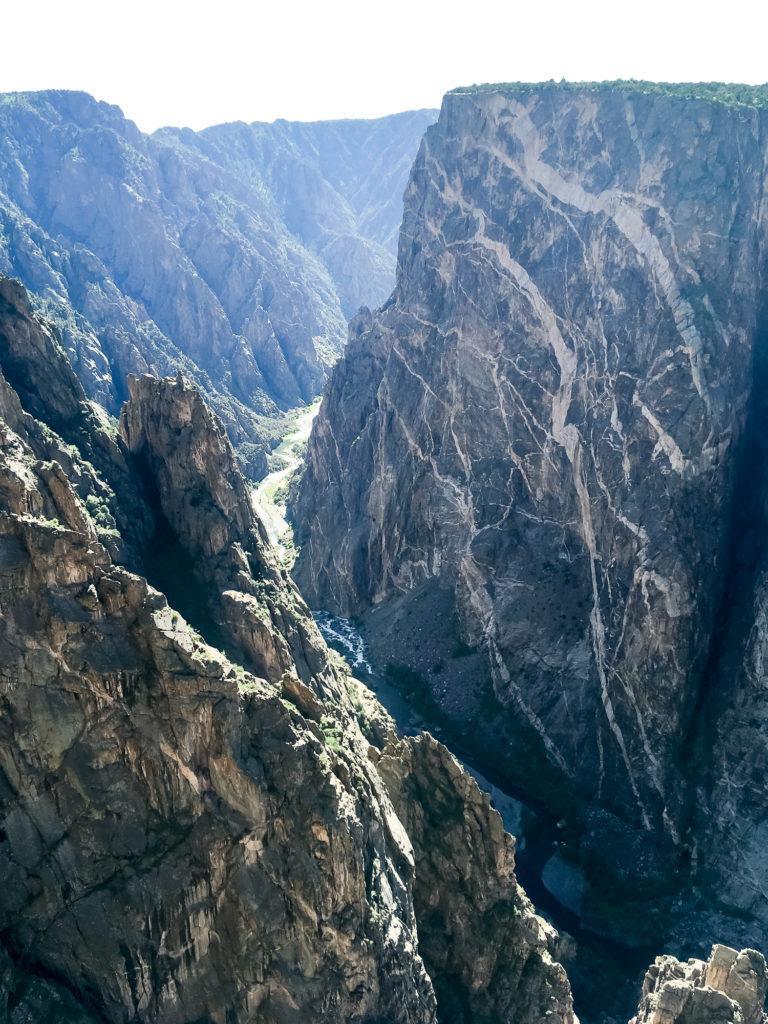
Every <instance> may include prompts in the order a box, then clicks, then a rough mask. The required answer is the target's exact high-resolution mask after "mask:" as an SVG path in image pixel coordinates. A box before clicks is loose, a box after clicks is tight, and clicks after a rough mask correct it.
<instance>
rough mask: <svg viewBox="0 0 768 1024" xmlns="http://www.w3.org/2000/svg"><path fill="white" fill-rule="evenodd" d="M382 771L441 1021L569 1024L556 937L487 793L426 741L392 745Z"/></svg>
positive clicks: (447, 1023) (565, 984) (567, 988)
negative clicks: (407, 852)
mask: <svg viewBox="0 0 768 1024" xmlns="http://www.w3.org/2000/svg"><path fill="white" fill-rule="evenodd" d="M378 768H379V773H380V774H381V776H382V778H383V779H384V781H385V783H386V785H387V788H388V790H389V793H390V795H391V797H392V802H393V804H394V806H395V810H396V811H397V814H398V817H399V818H400V820H401V821H402V822H403V824H404V826H405V828H406V831H407V832H408V835H409V837H410V839H411V842H412V843H413V852H414V859H415V864H416V882H415V885H414V903H415V907H416V913H417V916H418V921H419V949H420V952H421V955H422V956H423V958H424V963H425V966H426V968H427V970H428V972H429V975H430V977H431V979H432V982H433V984H434V986H435V992H436V994H437V998H438V1005H439V1007H440V1020H441V1021H443V1022H444V1024H471V1022H474V1021H497V1022H501V1021H510V1022H511V1021H514V1020H519V1019H520V1018H521V1017H522V1018H523V1019H526V1020H532V1021H534V1020H535V1021H543V1020H547V1021H552V1022H554V1024H557V1022H564V1024H573V1021H574V1017H573V1005H572V1000H571V992H570V986H569V984H568V979H567V977H566V974H565V971H564V970H563V968H562V967H561V965H560V964H559V963H556V962H554V952H555V940H556V938H557V933H556V932H555V930H554V929H553V928H552V927H551V925H548V924H546V923H545V922H544V921H543V920H542V919H541V918H540V917H537V916H536V914H535V912H534V910H533V907H532V906H531V903H530V902H529V900H528V899H527V897H526V895H525V893H524V892H523V891H522V890H521V889H520V888H519V886H518V885H517V882H516V880H515V875H514V867H515V858H514V845H515V841H514V839H513V838H512V836H510V835H508V834H507V833H506V832H505V831H504V829H503V827H502V824H501V819H500V818H499V815H498V813H497V812H496V811H495V810H492V809H491V807H490V804H489V798H488V796H487V794H485V793H481V792H480V791H479V790H478V788H477V784H476V783H475V781H474V780H473V779H472V777H471V776H470V775H468V774H467V773H466V772H465V771H463V770H462V768H461V767H460V766H459V764H458V762H457V761H456V760H455V759H454V758H453V757H452V755H451V754H450V753H449V752H448V751H447V750H446V748H445V747H444V746H443V745H442V744H441V743H438V742H437V741H436V740H434V739H432V737H431V736H429V735H428V734H423V735H422V736H420V737H418V738H416V739H413V738H410V737H409V738H407V739H404V740H401V741H400V742H399V743H396V744H390V745H388V746H387V747H386V748H385V750H384V752H383V756H382V758H381V760H380V761H379V762H378ZM489 940H490V941H489Z"/></svg>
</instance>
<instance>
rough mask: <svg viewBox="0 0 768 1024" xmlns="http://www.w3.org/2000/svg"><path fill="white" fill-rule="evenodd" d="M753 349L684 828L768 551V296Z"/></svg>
mask: <svg viewBox="0 0 768 1024" xmlns="http://www.w3.org/2000/svg"><path fill="white" fill-rule="evenodd" d="M755 339H756V340H755V343H754V348H753V364H752V383H751V390H750V396H749V407H748V410H747V417H746V423H745V426H744V432H743V434H742V437H741V439H740V442H739V451H738V454H737V456H736V460H735V468H734V477H733V485H732V489H731V503H730V511H729V523H728V533H727V540H726V544H725V546H724V552H725V553H724V560H723V571H722V586H721V592H720V596H719V600H718V602H717V608H716V611H715V615H714V622H713V627H712V633H711V636H710V641H709V648H708V652H707V659H706V663H705V665H704V668H703V671H702V674H701V680H700V684H699V689H698V694H697V697H696V702H695V704H694V706H693V708H692V710H691V714H690V718H689V722H688V729H687V732H686V735H685V737H684V739H683V742H682V744H681V747H680V766H681V772H682V774H683V777H684V778H686V779H687V782H688V794H687V800H688V807H687V814H688V819H687V821H686V822H685V824H686V826H687V829H686V831H690V828H691V827H692V816H693V814H694V813H695V800H694V790H695V787H696V786H697V785H699V786H700V785H701V776H700V772H699V773H698V774H696V773H695V772H694V769H700V767H701V765H702V764H706V763H707V762H708V760H709V751H710V750H711V743H712V738H713V735H714V723H715V720H716V719H717V717H718V716H719V714H720V713H721V711H722V706H723V703H724V696H726V697H727V694H725V689H724V688H725V686H726V685H727V681H728V678H729V673H728V672H727V671H726V665H727V661H728V659H729V658H732V657H733V655H734V652H739V653H740V652H741V650H742V648H743V642H744V640H745V639H746V637H747V635H748V633H749V630H750V628H751V626H752V624H753V621H754V616H753V601H754V592H755V586H756V584H757V582H758V580H759V578H760V575H761V573H762V572H763V571H764V569H765V565H766V558H767V556H768V501H767V500H766V499H767V498H768V488H767V487H766V483H765V481H766V480H768V300H765V301H764V302H763V303H762V307H761V310H760V313H759V316H758V327H757V329H756V332H755Z"/></svg>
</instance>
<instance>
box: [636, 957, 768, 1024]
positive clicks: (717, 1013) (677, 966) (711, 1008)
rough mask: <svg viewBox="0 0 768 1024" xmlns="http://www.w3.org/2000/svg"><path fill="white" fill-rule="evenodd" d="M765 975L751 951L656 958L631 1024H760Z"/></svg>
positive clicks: (767, 979)
mask: <svg viewBox="0 0 768 1024" xmlns="http://www.w3.org/2000/svg"><path fill="white" fill-rule="evenodd" d="M766 988H768V971H767V970H766V965H765V957H764V956H763V955H762V953H758V952H757V951H756V950H754V949H742V951H741V952H740V953H739V952H738V950H735V949H730V948H729V947H728V946H719V945H718V946H713V947H712V952H711V954H710V956H709V959H708V960H707V961H706V962H704V961H703V960H689V961H688V962H687V963H686V964H682V963H680V961H679V960H676V959H675V958H674V957H672V956H660V957H657V959H656V962H655V964H654V965H653V966H652V967H650V968H649V970H648V973H647V974H646V976H645V981H644V982H643V997H642V1001H641V1003H640V1007H639V1009H638V1014H637V1016H636V1017H633V1018H632V1021H631V1022H630V1024H719V1022H722V1024H742V1022H743V1024H763V1021H764V1020H765V1019H766V1015H765V1012H764V1003H765V993H766Z"/></svg>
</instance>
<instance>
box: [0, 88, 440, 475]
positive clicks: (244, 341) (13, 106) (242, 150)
mask: <svg viewBox="0 0 768 1024" xmlns="http://www.w3.org/2000/svg"><path fill="white" fill-rule="evenodd" d="M435 115H436V112H435V111H431V110H424V111H414V112H410V113H404V114H396V115H393V116H392V117H385V118H379V119H373V120H370V121H327V122H318V123H314V124H301V123H291V122H287V121H281V122H280V121H279V122H275V123H274V124H259V123H254V124H250V125H247V124H244V123H242V122H237V123H232V124H225V125H217V126H214V127H211V128H208V129H206V130H205V131H204V132H200V133H195V132H192V131H191V130H189V129H174V128H164V129H160V130H159V131H157V132H155V133H154V134H153V135H151V136H148V135H145V134H143V133H142V132H140V131H139V129H138V128H137V127H136V125H135V124H134V123H133V122H132V121H130V120H128V119H126V118H125V117H124V116H123V114H122V111H121V110H120V109H119V108H118V107H116V106H113V105H111V104H108V103H104V102H97V101H96V100H95V99H93V97H91V96H88V95H87V94H86V93H79V92H67V91H63V90H60V91H56V90H50V91H48V92H39V93H6V94H2V95H0V272H2V273H4V274H6V275H10V276H16V277H18V278H19V279H20V280H22V281H23V282H24V283H25V285H26V287H27V288H28V289H29V291H30V293H31V294H32V296H33V299H34V301H35V305H36V308H37V310H38V311H39V312H42V313H43V314H44V315H45V316H47V317H49V318H51V319H53V320H54V321H55V322H56V323H57V324H58V326H59V329H60V330H61V333H62V342H63V344H64V346H65V347H66V349H67V351H68V353H69V356H70V359H71V360H72V363H73V365H74V367H75V369H76V372H77V373H78V375H79V376H80V379H81V380H82V382H83V385H84V387H85V389H86V392H87V394H88V396H89V397H90V398H92V399H95V400H96V401H98V402H99V403H100V404H101V405H102V406H103V407H104V408H105V409H107V411H108V412H109V413H110V414H112V415H115V416H116V415H117V414H118V413H119V411H120V406H121V405H122V403H123V401H124V400H125V399H126V398H127V397H128V394H127V390H126V386H125V378H126V376H127V375H128V374H129V373H133V374H141V373H147V372H150V373H153V374H154V375H156V376H157V375H159V376H163V375H164V374H175V373H176V371H177V369H179V368H181V369H183V371H184V373H185V374H186V376H187V378H188V379H189V380H192V381H193V382H194V383H195V384H196V385H197V386H198V387H199V388H200V389H201V390H202V392H203V394H204V395H205V396H206V399H207V400H208V401H209V402H210V403H211V405H212V407H213V408H214V410H215V411H216V412H217V413H218V414H219V415H220V416H221V418H222V419H223V421H224V423H225V425H226V427H227V430H228V432H229V436H230V438H231V440H232V441H233V443H234V444H235V446H236V448H237V451H238V454H239V456H240V458H241V461H242V464H243V466H244V468H245V469H246V472H247V474H248V475H249V476H250V477H252V478H257V477H259V476H263V475H264V474H265V473H266V471H267V463H266V459H265V456H266V454H267V453H268V452H269V450H270V449H271V448H272V447H273V446H274V445H275V444H276V443H277V441H278V440H279V437H280V432H281V425H282V421H281V417H280V413H281V411H285V410H286V409H289V408H292V407H294V406H297V405H300V404H301V403H303V402H309V401H311V400H312V399H313V398H314V397H315V396H316V395H317V394H318V393H319V391H320V389H321V388H322V384H323V381H324V380H325V377H326V374H327V372H328V369H329V368H330V366H331V365H332V363H333V362H334V360H335V359H336V358H337V356H338V355H339V353H340V351H341V348H342V347H343V343H344V339H345V336H346V323H347V320H348V319H349V317H350V316H351V315H352V314H353V313H354V312H355V311H356V310H357V308H358V306H359V305H360V304H361V303H363V302H365V303H369V304H370V303H378V302H381V301H383V300H384V299H385V298H386V297H387V295H388V294H389V292H390V291H391V288H392V281H393V278H394V265H395V249H396V242H397V231H398V228H399V225H400V219H401V213H402V193H403V189H404V187H405V184H406V181H407V176H408V171H409V169H410V165H411V163H412V161H413V156H414V154H415V152H416V149H417V148H418V144H419V140H420V138H421V135H422V133H423V131H424V128H425V127H426V126H427V125H428V124H430V123H431V122H432V121H433V120H434V118H435Z"/></svg>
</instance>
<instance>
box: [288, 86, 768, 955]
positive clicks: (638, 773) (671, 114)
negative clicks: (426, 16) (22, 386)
mask: <svg viewBox="0 0 768 1024" xmlns="http://www.w3.org/2000/svg"><path fill="white" fill-rule="evenodd" d="M764 92H765V90H761V89H755V90H750V89H749V88H748V87H742V88H741V91H740V92H739V93H738V95H734V94H730V93H727V92H726V91H725V90H722V91H719V90H718V88H717V87H711V88H710V87H706V86H702V87H698V86H691V87H674V86H673V87H665V86H663V85H661V86H654V85H650V86H643V85H642V84H636V83H616V84H614V85H611V84H602V85H596V86H584V87H580V86H578V85H573V86H569V85H562V86H557V85H554V84H552V85H549V86H543V87H536V86H514V85H513V86H508V87H505V86H500V87H493V86H488V87H477V88H473V89H468V90H458V91H456V92H454V93H450V94H449V95H448V96H447V97H446V98H445V101H444V104H443V108H442V111H441V114H440V118H439V121H438V123H437V125H435V126H434V127H432V128H430V129H429V130H428V131H427V133H426V136H425V138H424V141H423V142H422V146H421V149H420V151H419V155H418V157H417V160H416V163H415V165H414V168H413V171H412V174H411V180H410V184H409V186H408V189H407V190H406V197H405V213H404V220H403V226H402V229H401V236H400V250H399V263H398V276H397V286H396V290H395V293H394V295H393V297H392V299H391V301H390V302H389V303H387V304H386V305H385V306H383V307H382V308H381V309H380V310H378V311H377V312H375V313H373V314H371V313H369V312H367V311H363V312H362V313H361V314H360V315H359V316H358V317H357V318H356V319H355V320H353V322H352V324H351V327H350V340H349V345H348V349H347V351H346V354H345V356H344V358H343V360H342V361H341V362H340V363H339V365H338V366H337V368H336V370H335V372H334V374H333V377H332V379H331V381H330V382H329V385H328V386H327V388H326V393H325V397H324V401H323V406H322V408H321V412H320V414H319V416H318V419H317V422H316V424H315V427H314V429H313V433H312V437H311V439H310V445H309V453H308V459H307V469H306V473H305V476H304V479H303V482H302V485H301V490H300V493H299V494H298V496H296V498H295V500H294V504H293V516H294V520H295V523H296V527H297V537H298V541H299V543H300V544H301V555H300V558H299V561H298V563H297V569H296V578H297V580H298V581H299V583H300V586H301V587H302V590H303V592H304V594H305V596H306V597H307V599H308V600H309V602H310V604H311V605H312V606H313V607H322V608H327V609H329V610H331V611H334V612H337V613H341V614H344V615H350V614H354V615H358V616H363V618H364V621H365V624H366V629H367V631H368V632H367V635H368V637H369V639H370V642H371V647H372V651H373V653H374V655H375V656H377V657H378V661H379V664H380V665H381V667H383V665H384V664H385V663H386V662H387V661H391V662H401V663H404V664H405V665H406V666H407V667H408V668H409V670H411V671H413V670H414V669H415V670H417V671H418V672H419V673H420V674H421V676H422V682H423V683H424V684H425V686H426V689H427V691H428V698H429V701H430V702H431V706H432V707H438V708H439V709H440V710H441V711H442V712H443V713H444V714H445V715H446V716H447V718H448V719H449V720H451V721H452V722H453V723H454V727H455V730H456V731H457V733H458V734H459V735H463V736H464V737H465V740H466V741H467V742H469V743H470V744H472V745H473V746H474V749H476V750H479V751H481V753H482V755H483V756H484V757H486V758H487V759H488V758H490V759H491V760H493V763H495V764H496V765H497V766H500V767H501V768H502V769H503V770H504V771H505V772H506V773H507V775H508V776H510V777H512V778H513V779H515V780H516V781H517V782H518V783H519V784H521V785H523V786H524V787H525V788H526V789H528V791H529V792H533V793H535V794H538V795H539V796H542V797H544V798H545V799H546V800H548V802H549V803H550V806H551V807H554V808H556V809H557V808H559V810H560V813H563V814H565V815H566V817H567V819H568V821H569V822H570V823H571V824H573V826H574V829H575V831H576V832H577V833H578V834H579V835H580V836H581V837H582V838H583V837H584V836H585V835H587V834H590V835H591V836H592V839H591V843H592V844H593V845H592V850H593V852H596V854H597V856H598V861H599V856H600V855H601V851H602V856H603V857H605V860H606V865H605V866H606V867H607V868H608V874H609V875H610V876H612V877H613V878H614V879H615V878H616V877H617V875H618V876H619V878H620V879H621V880H623V882H625V883H626V884H627V885H629V886H630V889H631V888H632V886H634V885H635V883H636V882H637V879H638V877H639V878H643V877H645V878H647V879H654V880H655V881H654V884H655V883H656V882H659V881H661V882H664V881H665V880H666V881H667V882H670V889H674V887H675V885H677V884H679V882H680V878H682V877H685V878H689V879H690V878H693V879H694V881H695V884H696V885H703V886H711V890H710V895H711V896H712V900H711V903H710V906H713V905H714V904H717V903H718V901H719V904H718V905H719V906H720V907H721V909H722V911H723V913H724V915H725V917H726V918H727V919H728V920H729V922H730V923H729V924H728V925H727V927H729V928H731V929H732V930H733V934H739V933H740V930H741V929H742V925H741V924H740V923H739V922H740V921H742V919H743V912H744V911H746V917H747V919H749V917H750V915H756V916H757V917H758V918H759V922H760V923H759V925H758V926H757V928H758V931H757V934H760V935H764V928H765V927H766V925H767V924H768V901H766V899H765V891H766V890H765V885H766V882H768V860H767V859H766V857H765V855H764V853H763V852H762V851H763V849H764V842H763V836H764V830H765V827H766V825H765V817H764V812H763V807H764V800H763V794H764V790H763V786H764V783H763V781H762V774H763V773H762V771H761V765H763V764H764V762H765V750H766V733H765V730H764V726H763V722H764V714H763V710H762V709H763V704H764V699H763V697H762V690H763V689H764V678H765V676H764V671H763V668H762V664H763V658H762V655H761V650H762V646H763V645H764V643H765V639H764V630H763V627H762V625H761V623H762V620H763V617H764V615H763V611H761V609H762V608H763V604H764V598H763V597H762V593H763V584H762V583H759V581H756V582H755V583H753V575H754V571H755V569H754V567H755V561H756V560H757V562H758V563H759V562H760V559H761V557H762V556H761V541H760V540H759V533H760V531H759V529H757V530H756V529H755V522H758V521H763V512H762V507H763V496H762V491H761V483H760V470H761V467H762V462H759V461H758V462H757V463H756V462H755V457H757V456H759V455H760V453H761V450H762V449H761V443H762V442H761V440H760V439H761V437H762V434H763V430H764V427H765V417H764V414H763V408H762V406H761V401H762V399H761V395H762V391H763V389H764V372H763V367H764V355H763V354H762V353H763V348H764V345H765V342H766V338H765V328H766V320H765V315H764V313H765V310H764V300H763V295H764V289H765V257H766V251H767V250H766V223H767V221H766V210H765V203H764V186H765V177H766V127H768V114H766V110H765V104H766V98H765V96H764ZM756 453H757V456H756ZM755 517H757V520H756V519H755ZM756 533H757V534H758V538H757V539H755V534H756ZM745 539H749V540H750V543H751V544H752V550H751V551H750V552H745V550H744V543H745ZM753 586H756V588H757V596H753V597H750V596H749V595H750V594H752V588H753ZM737 598H738V600H737ZM393 631H396V633H397V643H396V644H395V643H392V642H391V641H390V640H387V638H386V637H387V634H390V635H391V634H392V632H393ZM746 644H748V645H749V651H747V652H745V653H744V654H743V657H742V651H744V648H745V645H746ZM377 652H378V653H377ZM728 652H730V654H729V653H728ZM744 658H745V659H746V660H747V661H748V662H749V666H748V671H747V670H745V669H744V668H743V667H742V665H741V662H742V660H743V659H744ZM713 746H714V750H715V751H716V753H715V758H714V761H713V758H712V751H713ZM726 822H727V824H726ZM649 834H652V835H653V836H654V839H653V840H649V839H648V836H649ZM598 837H599V838H598ZM577 841H578V837H577ZM745 841H746V842H747V844H748V848H749V850H750V854H749V856H748V857H746V858H744V857H742V856H741V854H740V850H741V849H742V848H743V845H744V842H745ZM611 862H612V863H611ZM593 863H596V862H595V861H594V859H593ZM600 870H602V868H601V869H600ZM599 874H600V872H599V871H598V873H597V875H596V876H595V877H596V879H597V883H598V884H599V885H602V884H604V882H603V880H601V879H600V877H599ZM678 875H679V877H678ZM606 877H607V876H606ZM675 879H677V881H675ZM734 908H736V914H735V916H730V915H731V914H732V911H733V910H734ZM646 909H647V908H646ZM641 916H643V915H641ZM644 916H645V918H646V919H645V923H644V925H643V927H645V928H646V929H648V928H650V929H651V930H652V929H653V928H654V927H656V924H654V919H653V918H650V919H649V918H648V917H647V913H645V914H644ZM745 927H746V926H745ZM746 931H747V932H749V927H746ZM752 934H753V935H754V934H755V932H754V931H753V933H752ZM752 941H755V940H754V938H753V939H752Z"/></svg>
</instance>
